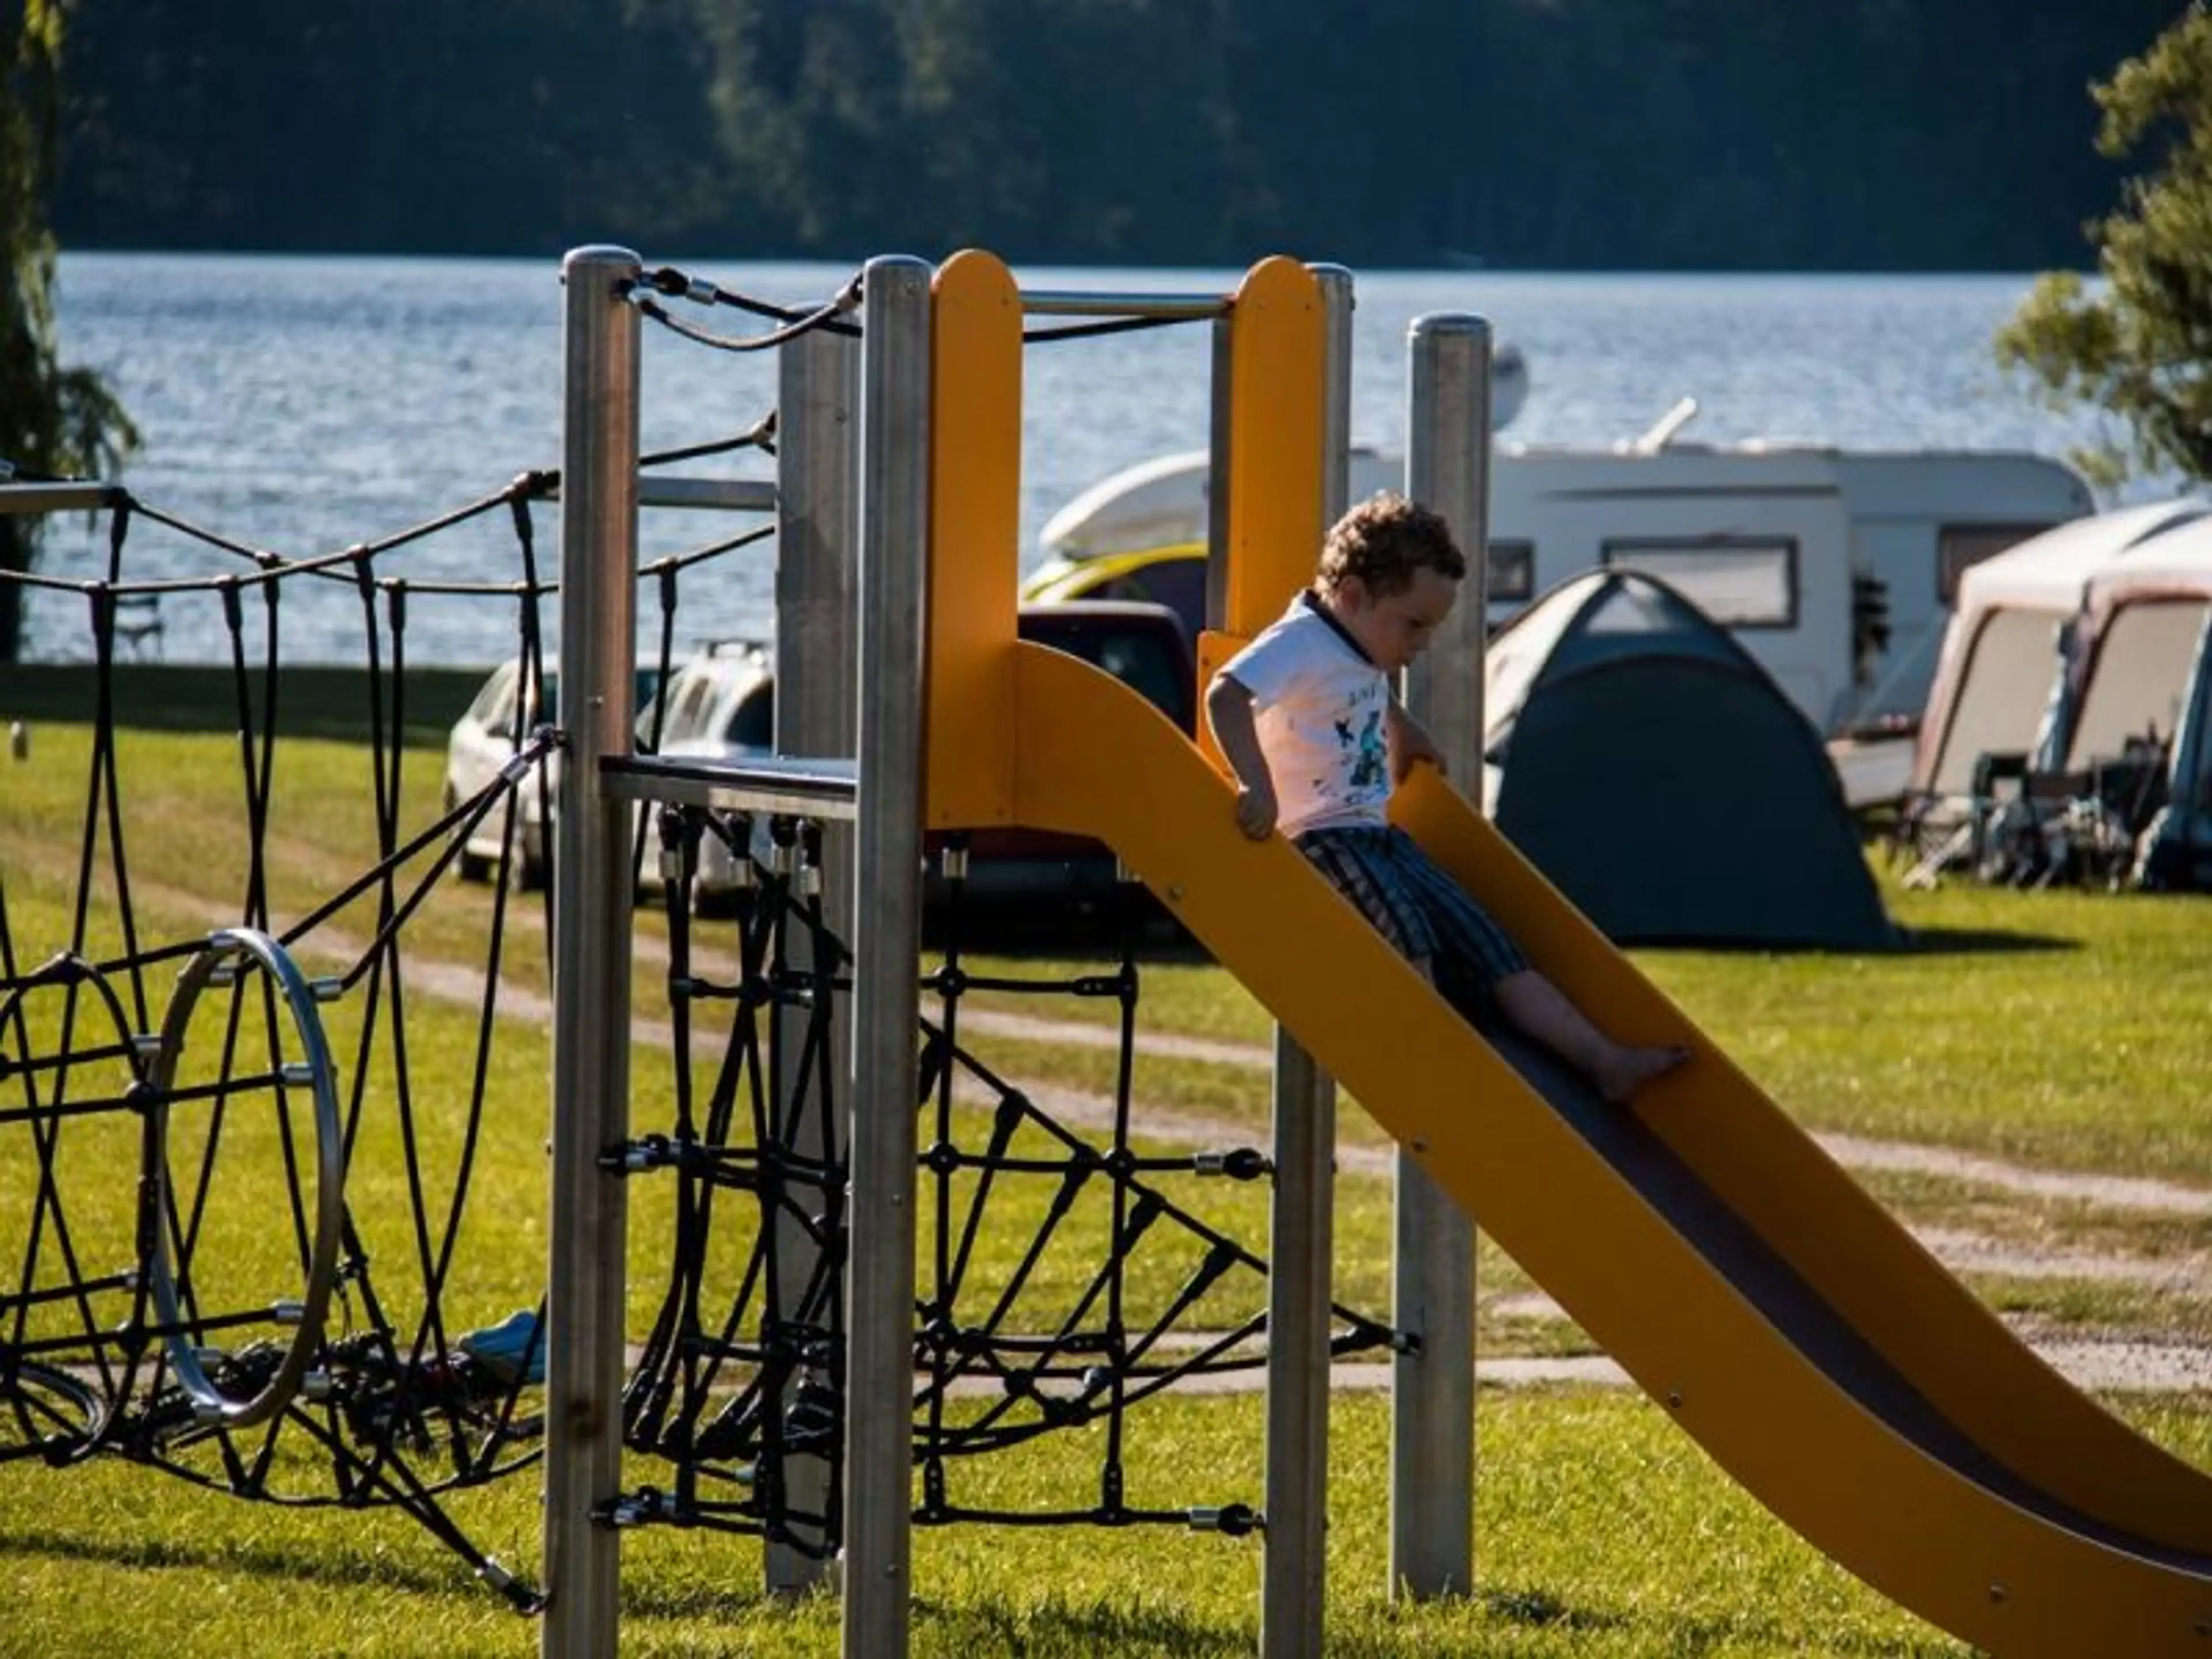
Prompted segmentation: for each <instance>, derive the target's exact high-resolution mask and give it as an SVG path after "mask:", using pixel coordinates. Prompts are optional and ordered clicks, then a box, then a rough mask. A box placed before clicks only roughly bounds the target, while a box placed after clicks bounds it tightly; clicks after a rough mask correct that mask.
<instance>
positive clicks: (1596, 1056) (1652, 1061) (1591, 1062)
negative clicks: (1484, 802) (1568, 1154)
mask: <svg viewBox="0 0 2212 1659" xmlns="http://www.w3.org/2000/svg"><path fill="white" fill-rule="evenodd" d="M1395 833H1396V832H1394V834H1395ZM1394 852H1395V862H1396V863H1397V864H1398V865H1399V866H1400V867H1401V872H1402V874H1401V880H1402V881H1403V883H1404V884H1406V885H1407V886H1409V887H1411V888H1413V889H1414V890H1417V891H1418V892H1419V895H1420V899H1421V904H1422V908H1423V909H1424V910H1425V912H1426V914H1427V915H1428V917H1429V921H1430V922H1431V926H1432V927H1434V928H1435V930H1436V934H1437V946H1438V965H1439V969H1440V971H1439V973H1438V975H1437V982H1438V983H1440V984H1447V985H1448V984H1451V983H1454V982H1455V981H1466V982H1472V983H1474V984H1477V985H1480V986H1482V987H1486V988H1487V990H1488V992H1489V994H1490V996H1491V998H1492V1000H1493V1001H1495V1002H1496V1003H1497V1005H1498V1012H1501V1013H1503V1014H1504V1016H1505V1018H1507V1019H1509V1020H1510V1021H1511V1022H1512V1023H1513V1024H1515V1025H1516V1026H1517V1027H1518V1028H1519V1029H1520V1030H1523V1031H1525V1032H1527V1033H1528V1035H1529V1036H1532V1037H1534V1038H1535V1039H1536V1040H1537V1041H1538V1042H1541V1043H1542V1044H1543V1045H1544V1046H1545V1047H1546V1048H1549V1049H1551V1050H1552V1051H1553V1053H1555V1054H1558V1055H1559V1056H1560V1058H1562V1059H1563V1060H1566V1061H1568V1062H1569V1063H1570V1064H1571V1065H1573V1066H1576V1067H1577V1068H1578V1069H1579V1070H1580V1071H1581V1072H1582V1073H1583V1074H1584V1075H1585V1076H1587V1077H1588V1078H1589V1079H1590V1080H1591V1081H1592V1082H1594V1083H1595V1084H1596V1085H1597V1087H1598V1091H1599V1092H1600V1093H1601V1094H1602V1095H1604V1096H1605V1097H1606V1098H1607V1100H1610V1101H1613V1102H1616V1103H1618V1102H1621V1101H1625V1100H1626V1099H1628V1098H1629V1097H1631V1096H1632V1095H1633V1094H1635V1092H1636V1091H1638V1089H1641V1088H1642V1087H1643V1086H1644V1085H1645V1084H1647V1083H1649V1082H1650V1080H1651V1079H1653V1078H1655V1077H1657V1076H1658V1075H1659V1074H1660V1073H1662V1072H1668V1071H1671V1070H1673V1069H1674V1067H1675V1066H1679V1065H1680V1064H1681V1063H1682V1062H1683V1061H1684V1060H1686V1059H1688V1058H1689V1051H1688V1050H1687V1049H1684V1048H1643V1047H1637V1046H1634V1045H1631V1044H1627V1043H1620V1042H1614V1041H1613V1039H1612V1038H1611V1037H1609V1036H1607V1035H1606V1034H1605V1033H1604V1032H1603V1031H1602V1030H1599V1029H1598V1027H1597V1025H1596V1024H1595V1022H1594V1021H1592V1020H1591V1019H1590V1018H1589V1016H1588V1015H1587V1014H1585V1013H1583V1011H1582V1010H1581V1009H1580V1008H1578V1007H1577V1006H1575V1004H1574V1002H1573V1001H1572V1000H1571V999H1570V998H1569V997H1568V996H1567V995H1566V994H1565V992H1563V991H1561V990H1560V989H1559V987H1558V986H1556V985H1554V984H1553V983H1552V981H1550V980H1548V979H1547V978H1545V977H1544V975H1541V974H1540V973H1538V972H1537V971H1536V970H1535V969H1534V968H1533V967H1531V966H1530V964H1529V962H1528V957H1526V956H1524V955H1522V951H1521V947H1520V945H1518V944H1516V942H1515V941H1514V939H1513V938H1512V936H1511V935H1510V934H1509V933H1506V931H1505V930H1504V928H1502V927H1499V926H1498V924H1497V923H1496V922H1495V921H1492V920H1491V918H1490V915H1489V913H1488V912H1486V910H1484V909H1483V908H1482V907H1481V906H1480V905H1479V904H1477V903H1476V902H1474V898H1473V897H1472V896H1470V895H1469V894H1468V892H1467V890H1465V889H1464V888H1462V886H1461V885H1460V884H1458V882H1456V881H1455V880H1454V879H1453V878H1451V876H1450V875H1449V873H1448V872H1445V871H1444V870H1443V869H1442V868H1441V867H1440V866H1437V863H1436V862H1435V860H1432V859H1431V858H1430V857H1429V855H1428V854H1426V853H1425V852H1423V851H1422V850H1421V848H1420V845H1419V843H1418V842H1415V841H1414V840H1413V837H1411V836H1402V835H1401V836H1399V839H1398V842H1397V843H1396V845H1395V848H1394Z"/></svg>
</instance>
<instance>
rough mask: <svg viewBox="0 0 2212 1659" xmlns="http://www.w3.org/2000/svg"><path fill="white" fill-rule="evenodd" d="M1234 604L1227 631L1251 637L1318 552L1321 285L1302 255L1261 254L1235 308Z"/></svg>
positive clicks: (1230, 584) (1230, 490)
mask: <svg viewBox="0 0 2212 1659" xmlns="http://www.w3.org/2000/svg"><path fill="white" fill-rule="evenodd" d="M1229 326H1230V337H1229V419H1230V428H1229V467H1228V478H1227V481H1226V483H1225V484H1224V485H1223V486H1222V487H1223V488H1224V489H1225V491H1226V495H1227V524H1228V545H1227V547H1226V549H1225V553H1226V556H1227V560H1228V569H1227V590H1226V591H1227V603H1226V606H1225V613H1224V615H1223V616H1222V617H1221V619H1220V620H1221V626H1222V629H1223V631H1225V632H1226V633H1230V634H1236V635H1242V636H1243V637H1244V638H1246V639H1249V638H1251V636H1252V635H1255V634H1257V633H1258V632H1259V631H1260V630H1261V629H1263V628H1265V627H1266V626H1267V624H1268V623H1271V622H1273V621H1274V620H1275V618H1276V617H1279V616H1280V615H1281V614H1282V611H1283V607H1284V606H1285V605H1288V604H1289V603H1290V602H1291V595H1292V594H1294V593H1296V592H1297V591H1298V590H1299V589H1300V588H1302V587H1304V586H1307V584H1308V583H1310V581H1311V580H1313V573H1314V565H1315V562H1316V560H1318V559H1319V558H1320V556H1321V538H1322V531H1323V530H1324V529H1325V528H1326V527H1327V526H1324V525H1323V524H1322V465H1321V464H1322V453H1321V451H1322V430H1323V422H1322V377H1323V370H1324V366H1325V364H1326V362H1327V360H1328V328H1327V319H1326V316H1325V313H1324V312H1323V309H1322V297H1321V284H1320V283H1318V282H1316V280H1315V279H1314V274H1313V273H1312V272H1311V271H1310V270H1307V269H1306V268H1305V266H1304V265H1302V264H1299V263H1298V262H1297V260H1295V259H1290V258H1283V257H1281V256H1280V255H1278V256H1277V257H1275V258H1271V259H1263V260H1261V262H1260V263H1259V264H1256V265H1255V266H1253V267H1252V269H1251V270H1249V271H1248V272H1247V273H1246V274H1245V277H1244V280H1243V283H1241V284H1239V286H1238V288H1237V294H1236V297H1235V300H1234V301H1233V302H1232V305H1231V311H1230V325H1229Z"/></svg>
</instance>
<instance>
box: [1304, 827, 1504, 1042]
mask: <svg viewBox="0 0 2212 1659" xmlns="http://www.w3.org/2000/svg"><path fill="white" fill-rule="evenodd" d="M1297 848H1298V850H1299V851H1300V852H1301V853H1304V854H1305V855H1306V857H1307V859H1308V860H1310V862H1311V863H1312V865H1313V866H1314V867H1315V868H1316V870H1319V871H1320V872H1322V875H1324V876H1326V877H1328V880H1329V884H1330V885H1332V886H1334V888H1335V889H1336V890H1338V891H1339V892H1340V893H1342V894H1343V895H1344V896H1345V897H1346V898H1348V899H1350V900H1351V901H1352V904H1353V905H1354V906H1355V907H1357V908H1358V911H1359V913H1360V915H1364V916H1365V917H1366V918H1367V920H1368V921H1370V922H1372V923H1374V925H1375V929H1376V932H1377V933H1381V934H1382V935H1383V938H1384V939H1388V940H1389V942H1390V945H1391V947H1392V948H1393V949H1395V951H1398V953H1399V954H1400V955H1401V956H1403V957H1407V958H1408V959H1409V960H1411V961H1413V962H1425V963H1429V964H1430V966H1431V971H1432V972H1433V973H1434V974H1435V975H1436V981H1437V988H1438V989H1439V990H1441V991H1443V994H1445V995H1446V996H1447V997H1449V998H1450V999H1451V1000H1453V1001H1454V1002H1462V1001H1463V1000H1465V999H1467V998H1468V997H1470V996H1481V995H1485V994H1487V993H1488V992H1489V990H1490V988H1491V987H1492V986H1494V985H1496V984H1497V983H1498V981H1499V980H1501V979H1504V978H1507V977H1508V976H1510V975H1514V974H1517V973H1521V972H1522V971H1524V970H1525V969H1527V968H1528V957H1525V956H1523V955H1522V954H1521V947H1520V946H1519V945H1516V944H1515V943H1514V942H1513V939H1512V936H1511V935H1510V934H1509V933H1506V931H1505V930H1504V928H1502V927H1499V926H1498V924H1497V923H1496V922H1494V921H1492V920H1491V919H1490V918H1489V917H1488V916H1486V915H1484V914H1483V913H1482V910H1481V908H1480V906H1478V905H1477V904H1476V903H1475V902H1474V900H1473V899H1471V898H1469V897H1468V895H1467V892H1466V890H1465V889H1463V888H1462V887H1461V886H1460V884H1458V883H1457V882H1455V881H1454V880H1453V879H1452V878H1451V877H1450V876H1449V875H1447V874H1446V873H1445V872H1443V870H1441V869H1439V868H1438V867H1437V865H1436V863H1435V861H1434V860H1431V858H1430V857H1429V855H1428V854H1426V853H1424V852H1423V851H1422V850H1421V848H1420V843H1419V842H1416V841H1415V840H1414V839H1413V837H1412V836H1409V835H1407V833H1406V832H1405V831H1404V830H1402V829H1397V828H1395V826H1394V827H1391V828H1388V829H1366V828H1354V829H1310V830H1308V831H1307V832H1306V833H1305V834H1304V835H1302V836H1299V837H1298V838H1297Z"/></svg>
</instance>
